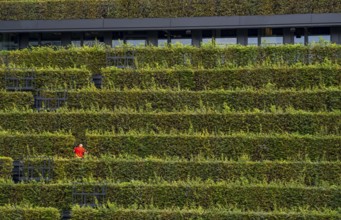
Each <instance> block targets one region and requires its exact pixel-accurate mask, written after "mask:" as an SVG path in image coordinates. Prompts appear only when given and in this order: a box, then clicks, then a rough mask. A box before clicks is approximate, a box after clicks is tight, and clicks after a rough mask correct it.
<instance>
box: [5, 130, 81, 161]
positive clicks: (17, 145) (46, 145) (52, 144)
mask: <svg viewBox="0 0 341 220" xmlns="http://www.w3.org/2000/svg"><path fill="white" fill-rule="evenodd" d="M23 126H25V125H23ZM33 126H34V125H33ZM32 130H34V128H33V129H32ZM74 144H75V138H74V136H72V135H71V134H64V133H47V132H44V133H40V134H39V133H34V132H30V133H19V132H11V131H0V155H2V156H9V157H12V158H14V159H21V158H22V157H24V156H27V155H31V156H33V155H37V154H40V155H41V154H44V155H48V156H53V155H63V154H64V155H67V154H69V152H72V150H73V146H74Z"/></svg>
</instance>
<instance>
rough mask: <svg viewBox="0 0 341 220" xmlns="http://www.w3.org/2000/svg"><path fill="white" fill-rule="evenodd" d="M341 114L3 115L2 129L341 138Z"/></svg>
mask: <svg viewBox="0 0 341 220" xmlns="http://www.w3.org/2000/svg"><path fill="white" fill-rule="evenodd" d="M340 121H341V114H340V113H338V112H332V113H309V112H294V113H214V112H212V113H210V112H208V113H201V112H198V113H197V112H192V111H188V112H171V113H165V112H162V113H130V112H125V111H124V112H109V111H67V112H57V113H55V112H0V127H2V128H3V129H7V130H17V131H27V130H35V131H38V132H42V131H59V130H67V131H69V130H70V131H72V132H73V134H75V135H77V137H79V136H80V135H82V134H83V135H84V134H85V130H87V129H88V130H102V131H111V130H114V131H120V130H122V131H129V130H141V131H146V132H151V131H153V132H161V131H165V132H168V131H171V130H177V131H184V132H185V131H207V132H216V133H218V132H223V133H232V132H240V131H245V132H255V133H259V132H262V133H283V132H288V133H300V134H317V133H319V134H340Z"/></svg>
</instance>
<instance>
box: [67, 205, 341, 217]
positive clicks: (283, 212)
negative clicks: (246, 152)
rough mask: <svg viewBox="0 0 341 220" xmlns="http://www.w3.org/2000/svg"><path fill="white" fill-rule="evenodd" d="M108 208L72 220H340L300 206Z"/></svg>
mask: <svg viewBox="0 0 341 220" xmlns="http://www.w3.org/2000/svg"><path fill="white" fill-rule="evenodd" d="M108 206H109V207H108V208H105V207H101V208H96V209H94V208H90V207H79V206H74V207H72V219H75V220H100V219H108V220H118V219H127V220H128V219H141V220H154V219H160V220H163V219H164V220H166V219H167V220H169V219H174V220H175V219H216V220H223V219H246V220H247V219H250V220H251V219H269V220H287V219H292V220H293V219H312V220H315V219H316V220H317V219H335V220H336V219H338V218H339V217H340V213H338V211H336V210H330V209H322V210H315V209H311V208H304V207H298V208H297V209H278V210H277V209H275V210H273V211H271V212H262V211H245V210H242V209H238V208H234V207H231V208H224V207H210V208H209V209H203V208H202V207H190V208H189V207H183V208H179V207H172V208H166V209H160V208H157V207H154V206H149V207H148V206H146V207H143V208H138V207H137V205H135V206H133V205H132V206H130V207H128V208H124V207H120V206H117V205H116V204H113V203H110V204H108Z"/></svg>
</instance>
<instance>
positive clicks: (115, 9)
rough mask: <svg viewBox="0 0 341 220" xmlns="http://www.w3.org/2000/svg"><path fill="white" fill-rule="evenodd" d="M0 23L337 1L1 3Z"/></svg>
mask: <svg viewBox="0 0 341 220" xmlns="http://www.w3.org/2000/svg"><path fill="white" fill-rule="evenodd" d="M0 12H1V14H0V20H61V19H95V18H98V19H99V18H158V17H161V18H164V17H165V18H167V17H202V16H204V17H207V16H236V15H243V16H248V15H276V14H311V13H340V12H341V6H340V2H339V1H338V0H319V1H304V0H299V1H295V0H273V1H252V0H245V1H238V0H221V1H215V0H206V1H200V0H173V1H172V4H169V1H167V0H148V1H147V0H138V1H136V0H126V1H121V0H110V1H109V0H104V1H103V0H91V1H90V0H85V1H79V0H72V1H55V0H35V1H29V0H24V1H3V2H2V3H1V5H0Z"/></svg>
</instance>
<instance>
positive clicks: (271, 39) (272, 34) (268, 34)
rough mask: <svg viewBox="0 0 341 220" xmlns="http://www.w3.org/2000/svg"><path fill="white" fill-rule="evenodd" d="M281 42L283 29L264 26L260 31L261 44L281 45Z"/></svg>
mask: <svg viewBox="0 0 341 220" xmlns="http://www.w3.org/2000/svg"><path fill="white" fill-rule="evenodd" d="M281 44H283V29H281V28H264V29H262V31H261V45H281Z"/></svg>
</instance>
